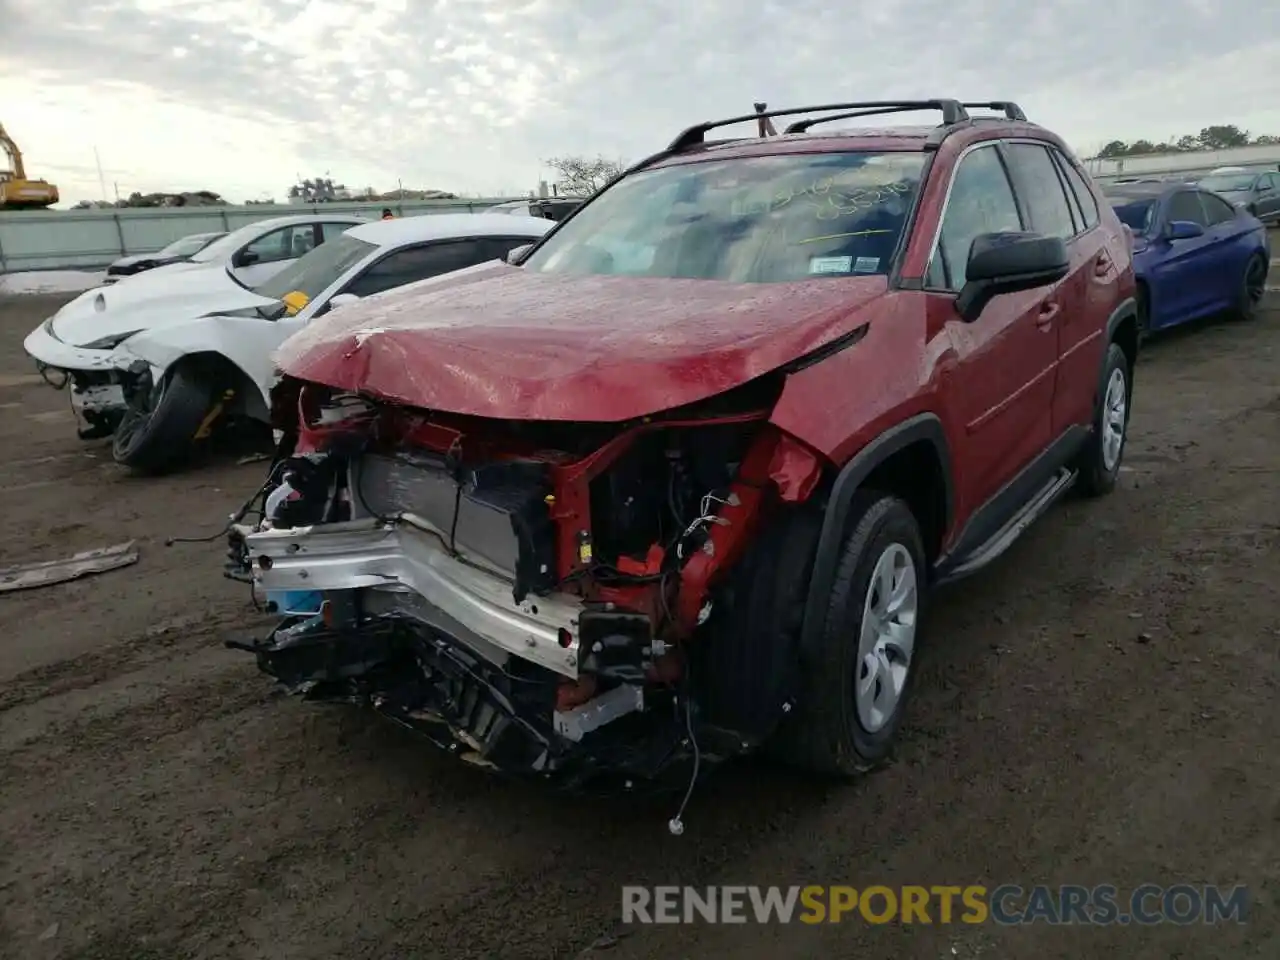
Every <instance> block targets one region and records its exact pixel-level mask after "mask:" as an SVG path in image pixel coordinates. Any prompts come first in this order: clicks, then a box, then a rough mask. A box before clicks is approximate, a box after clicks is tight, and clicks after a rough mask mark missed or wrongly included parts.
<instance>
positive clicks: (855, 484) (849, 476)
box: [800, 413, 954, 655]
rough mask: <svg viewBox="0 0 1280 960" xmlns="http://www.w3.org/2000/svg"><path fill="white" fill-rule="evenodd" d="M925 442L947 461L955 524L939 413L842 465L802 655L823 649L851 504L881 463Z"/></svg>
mask: <svg viewBox="0 0 1280 960" xmlns="http://www.w3.org/2000/svg"><path fill="white" fill-rule="evenodd" d="M921 440H923V441H925V442H927V443H930V444H932V445H933V446H934V448H935V450H936V451H937V453H938V460H939V462H940V463H941V464H942V477H943V483H944V484H945V485H946V490H945V497H946V501H945V502H946V516H945V517H944V520H943V522H944V527H943V529H944V530H945V529H949V528H950V526H951V517H952V511H953V510H954V485H953V479H952V476H951V456H950V449H949V446H948V444H947V434H946V431H945V430H944V429H943V426H942V421H941V420H939V419H938V417H937V415H936V414H932V413H920V414H916V415H915V416H913V417H910V418H908V419H906V420H904V421H902V422H901V423H899V424H896V425H895V426H892V427H890V428H889V429H888V430H886V431H885V432H884V433H882V434H880V435H879V436H878V437H876V438H875V439H874V440H872V441H871V442H870V443H868V444H867V445H866V446H865V447H863V448H862V449H861V450H859V451H858V452H857V453H856V454H854V455H853V457H852V458H851V459H850V460H849V462H848V463H846V464H845V465H844V466H843V467H841V468H840V472H839V473H838V474H837V475H836V479H835V482H834V483H833V484H832V487H831V493H830V495H829V496H828V498H827V505H826V509H825V510H824V511H823V518H822V530H821V532H820V533H819V534H818V548H817V554H816V556H815V557H814V559H813V573H812V575H811V576H810V580H809V592H808V594H807V596H806V598H805V608H804V626H803V628H802V630H801V634H800V637H801V640H800V647H801V653H802V655H807V654H808V653H809V652H810V651H813V650H815V649H816V648H817V645H818V632H819V631H820V630H821V629H822V622H823V618H824V616H825V608H826V604H827V598H828V596H829V595H830V593H831V584H832V582H833V581H834V580H835V575H836V565H837V564H838V563H839V562H840V548H841V545H842V544H843V542H844V538H845V532H846V528H847V527H848V519H849V507H850V504H851V503H852V502H853V495H854V494H855V493H856V492H857V491H858V489H859V488H860V487H861V486H862V484H863V481H865V480H866V479H867V477H868V476H869V475H870V474H871V471H872V470H874V469H875V468H876V467H877V466H879V465H880V464H881V463H884V461H885V460H887V459H888V458H889V457H891V456H893V454H895V453H897V452H898V451H900V450H904V449H906V448H907V447H908V446H910V445H911V444H913V443H917V442H919V441H921Z"/></svg>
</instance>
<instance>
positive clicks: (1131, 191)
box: [1102, 182, 1188, 200]
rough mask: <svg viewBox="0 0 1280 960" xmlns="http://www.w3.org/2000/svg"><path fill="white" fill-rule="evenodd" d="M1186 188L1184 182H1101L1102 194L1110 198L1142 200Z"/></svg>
mask: <svg viewBox="0 0 1280 960" xmlns="http://www.w3.org/2000/svg"><path fill="white" fill-rule="evenodd" d="M1185 189H1188V187H1187V185H1186V184H1184V183H1167V182H1154V183H1152V182H1147V183H1141V182H1140V183H1121V184H1114V183H1112V184H1105V183H1104V184H1103V185H1102V195H1103V196H1105V197H1107V198H1108V199H1112V200H1142V199H1146V198H1154V197H1160V196H1163V195H1164V194H1166V193H1170V192H1172V191H1174V190H1185Z"/></svg>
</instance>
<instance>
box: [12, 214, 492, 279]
mask: <svg viewBox="0 0 1280 960" xmlns="http://www.w3.org/2000/svg"><path fill="white" fill-rule="evenodd" d="M507 199H509V198H505V197H498V198H494V199H476V200H397V201H389V202H375V203H322V204H314V205H313V204H273V205H268V204H255V205H252V206H243V207H232V206H226V207H131V208H118V209H106V210H101V209H95V210H25V211H5V212H3V213H0V273H16V272H18V271H22V270H57V269H61V270H93V269H98V268H101V267H105V266H106V265H107V264H109V263H110V262H111V261H112V260H115V259H116V258H117V257H124V256H130V255H132V254H137V253H152V252H154V251H156V250H159V249H160V248H161V247H164V246H166V245H168V244H170V243H172V242H173V241H174V240H178V239H180V238H181V237H185V236H189V235H190V234H193V233H209V232H213V231H216V230H223V231H231V230H235V229H236V228H237V227H243V226H246V225H247V224H250V223H254V222H256V221H258V220H269V219H271V218H272V217H285V216H295V215H299V214H306V213H354V214H357V215H361V216H367V217H369V218H370V219H373V220H376V219H377V218H378V214H379V213H380V211H381V210H382V209H383V208H384V207H389V208H390V209H391V211H392V213H394V214H395V215H396V216H398V217H412V216H419V215H423V214H434V213H479V212H480V211H482V210H485V209H487V208H489V207H491V206H493V205H494V204H496V203H503V202H504V201H505V200H507Z"/></svg>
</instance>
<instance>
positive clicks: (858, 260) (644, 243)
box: [523, 152, 924, 283]
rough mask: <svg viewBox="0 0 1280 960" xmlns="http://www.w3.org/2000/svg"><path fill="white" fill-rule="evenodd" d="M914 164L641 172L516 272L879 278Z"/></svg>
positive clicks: (782, 159)
mask: <svg viewBox="0 0 1280 960" xmlns="http://www.w3.org/2000/svg"><path fill="white" fill-rule="evenodd" d="M923 167H924V155H923V154H922V153H916V152H912V153H906V152H895V153H821V154H793V155H789V156H771V157H750V158H738V159H731V160H715V161H709V162H700V163H687V164H680V165H678V166H671V167H663V168H659V169H655V170H647V171H642V172H640V173H637V174H633V175H632V176H629V177H626V178H625V179H623V180H621V181H619V182H618V183H616V184H615V185H614V186H612V187H610V188H609V189H608V190H606V191H604V192H603V193H602V194H600V195H599V196H598V197H597V198H596V199H595V200H593V201H592V202H591V203H590V204H588V205H587V206H585V207H583V208H582V209H581V210H580V211H578V213H577V214H576V215H575V216H574V217H573V218H572V219H570V220H567V221H565V223H564V225H563V226H562V227H560V228H559V229H558V230H557V231H556V232H555V233H554V234H552V235H550V236H549V237H548V239H547V241H546V242H545V243H544V244H543V245H542V246H541V247H540V248H538V249H537V250H536V251H535V252H534V253H533V255H532V256H531V257H529V259H527V260H526V261H525V262H524V264H523V266H524V267H525V269H528V270H538V271H540V272H543V273H567V274H600V275H625V276H640V277H686V278H695V279H702V280H727V281H730V282H734V283H786V282H789V281H796V280H806V279H810V278H815V277H831V276H849V275H853V274H863V275H867V274H887V273H888V272H889V270H890V268H891V266H892V262H893V257H894V253H895V251H896V249H897V246H898V238H899V236H900V235H901V234H902V229H903V224H904V223H905V222H906V216H907V211H908V210H909V209H910V207H911V201H912V198H913V197H914V195H915V192H916V189H917V187H918V186H919V183H920V173H921V170H922V169H923Z"/></svg>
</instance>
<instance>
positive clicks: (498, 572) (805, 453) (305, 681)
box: [228, 378, 824, 787]
mask: <svg viewBox="0 0 1280 960" xmlns="http://www.w3.org/2000/svg"><path fill="white" fill-rule="evenodd" d="M779 388H780V384H779V382H777V381H774V380H770V379H768V378H762V379H761V380H759V381H756V382H753V383H749V384H747V385H745V386H743V387H740V388H738V389H736V390H734V391H731V392H730V393H727V394H724V395H721V396H719V397H716V398H714V399H713V400H711V401H707V402H703V403H700V404H696V405H694V406H692V407H690V408H685V409H682V410H677V411H672V412H669V413H667V414H664V415H659V416H653V417H645V418H642V419H640V420H638V421H634V422H629V423H622V424H607V423H573V422H555V421H523V422H522V421H507V420H496V419H488V418H483V417H470V416H461V415H452V414H447V413H440V412H433V411H426V410H419V409H415V408H410V407H406V406H401V405H395V404H390V403H377V402H374V401H370V400H367V399H364V398H360V397H357V396H354V395H350V394H341V393H338V392H336V391H334V390H331V389H330V388H327V387H322V386H317V385H314V384H310V383H303V382H301V381H297V380H292V379H291V378H285V379H284V380H283V381H282V382H281V384H280V385H279V386H278V387H277V389H276V391H275V394H274V398H273V400H274V404H273V405H274V406H275V408H276V409H275V413H276V421H277V426H278V427H279V428H280V429H281V430H283V431H284V433H285V439H284V441H283V442H282V446H281V451H280V454H279V456H278V457H277V460H276V462H275V463H274V464H273V467H272V469H271V473H270V476H269V479H268V482H267V483H266V485H265V486H264V488H263V490H262V491H261V497H260V499H261V502H262V506H261V508H260V519H258V520H257V521H256V522H252V523H240V524H237V525H236V526H235V527H233V528H232V531H231V534H230V556H229V566H228V575H229V576H232V577H235V578H237V579H244V580H248V581H250V582H251V583H252V584H253V585H254V590H255V593H256V594H258V595H261V596H263V597H264V598H265V599H266V600H267V602H268V604H269V605H273V606H274V611H275V612H277V613H278V614H280V616H281V619H280V621H279V623H278V624H277V625H276V627H275V628H274V629H273V630H272V631H271V632H270V634H269V635H268V636H266V637H265V638H262V639H260V640H257V641H255V642H253V643H250V644H241V645H240V646H242V647H243V648H244V649H248V650H251V651H252V652H253V653H254V654H255V656H256V658H257V661H258V664H259V666H260V668H261V669H262V670H263V671H265V672H266V673H267V674H269V675H271V676H272V677H274V678H276V679H277V680H278V681H279V682H281V683H282V684H283V685H284V686H285V687H286V688H288V689H289V690H291V691H294V692H297V693H302V694H305V695H306V696H307V697H308V698H311V699H335V700H347V701H352V702H356V703H360V704H364V705H368V706H371V707H373V708H374V709H376V710H377V711H379V712H380V713H383V714H385V715H387V716H389V717H391V718H393V719H395V720H397V721H399V722H400V723H402V724H404V725H406V726H408V727H411V728H413V729H414V730H416V731H419V732H421V733H423V734H425V735H426V736H427V737H428V738H430V739H431V740H433V741H434V742H435V743H437V744H438V745H440V746H441V747H443V748H444V749H446V750H448V751H449V752H451V753H453V754H455V755H457V756H458V757H459V758H461V759H464V760H467V761H470V762H472V763H476V764H479V765H482V766H486V767H490V768H494V769H497V770H499V771H502V772H505V773H511V774H522V775H529V776H536V777H545V778H548V779H554V780H556V781H558V782H560V783H562V784H563V785H565V786H570V787H572V786H582V785H585V784H587V783H591V784H592V785H593V786H594V785H596V784H597V783H598V782H599V781H600V780H601V779H605V780H611V781H615V782H618V783H620V784H623V783H630V782H635V781H650V782H661V781H663V780H664V779H667V778H668V775H675V776H672V777H671V779H672V781H673V782H674V780H675V778H676V776H687V773H688V764H689V763H690V762H691V761H695V762H712V761H715V760H717V759H723V758H725V757H728V756H732V755H734V754H738V753H742V752H744V751H749V750H751V749H753V748H755V747H756V746H758V745H759V744H760V743H761V742H762V741H763V740H765V739H767V738H768V737H769V736H770V735H771V733H772V732H773V728H774V726H775V725H776V723H777V722H778V720H779V719H780V718H781V716H782V714H783V713H785V712H786V711H787V710H788V709H789V703H788V702H787V698H788V696H789V695H790V691H789V689H788V686H787V684H786V683H785V682H783V678H782V677H781V674H783V673H785V671H784V670H781V669H779V670H777V671H773V672H776V673H778V674H779V676H778V677H777V678H773V677H772V676H765V677H764V682H765V686H766V688H767V691H768V694H767V696H766V697H765V698H764V699H765V700H766V701H768V702H767V703H764V704H760V705H759V706H760V709H759V710H758V711H754V708H753V710H749V711H747V713H750V714H751V720H750V722H746V721H744V720H743V719H742V718H743V716H744V712H743V711H742V710H733V709H730V710H727V711H725V710H718V709H717V707H716V704H717V703H722V702H732V701H734V699H735V697H734V691H732V690H726V687H727V686H730V685H733V684H736V683H738V682H739V681H740V679H741V678H740V677H739V676H738V675H737V674H735V670H734V667H733V662H736V661H737V660H739V659H740V658H741V657H742V656H743V650H742V649H734V647H735V644H734V643H731V642H726V639H727V640H728V641H733V640H734V639H735V638H733V637H732V636H729V635H728V634H727V633H726V630H729V631H731V630H732V629H733V627H732V626H731V625H732V624H734V623H741V622H742V620H741V616H742V611H741V610H739V611H738V616H737V619H734V618H731V617H730V616H729V612H728V610H726V609H722V608H726V607H728V606H729V605H731V604H733V603H734V602H735V599H736V602H737V603H738V604H739V605H740V606H742V605H745V604H746V603H747V601H748V599H749V597H747V596H743V593H744V587H743V585H742V584H741V583H740V584H738V585H737V588H736V598H735V595H734V594H735V588H734V584H733V574H734V571H735V569H736V568H738V567H741V566H742V565H743V563H742V561H743V558H744V556H747V555H748V554H750V552H751V551H753V550H756V551H757V552H759V550H761V549H763V548H762V547H761V546H760V545H758V544H757V543H756V541H757V539H758V538H759V532H760V531H761V530H762V529H763V528H765V527H767V526H769V525H776V524H777V523H778V518H779V516H782V515H786V514H787V513H788V512H789V511H790V512H794V511H797V510H800V509H802V508H803V507H804V506H807V505H808V504H807V502H808V501H812V500H813V499H814V498H815V491H817V490H818V489H819V488H820V484H821V482H822V480H823V477H824V464H823V462H822V461H821V460H820V458H819V457H818V456H817V455H816V454H814V453H813V452H812V451H811V450H810V449H809V448H807V447H806V446H804V445H803V444H801V443H800V442H799V441H797V440H795V439H794V438H792V437H790V436H789V435H787V434H786V433H784V432H782V431H780V430H779V429H778V428H777V427H775V426H774V425H772V424H770V423H769V420H768V417H769V412H770V409H771V408H772V405H773V402H774V401H775V400H776V398H777V393H778V390H779ZM789 575H790V576H792V577H793V578H794V579H796V580H797V581H803V578H804V577H805V576H806V573H805V570H804V569H803V564H801V565H798V566H797V569H795V570H794V571H791V572H790V574H789ZM745 589H746V591H748V592H749V590H750V587H749V586H748V587H746V588H745ZM269 608H270V607H269ZM726 624H729V625H730V626H729V627H726ZM716 630H719V634H720V637H721V639H720V640H719V641H718V642H712V641H708V639H707V637H708V635H709V633H710V632H712V631H716ZM745 643H746V641H745V640H744V641H743V644H744V645H745ZM726 657H727V658H728V661H730V663H729V665H728V666H726V664H725V663H722V662H718V660H717V658H721V659H723V658H726ZM738 670H739V673H740V668H738ZM761 671H763V672H764V673H766V674H768V673H770V672H771V668H769V667H768V665H767V664H760V665H759V668H758V669H757V670H756V674H757V676H756V677H755V679H753V680H752V682H753V683H756V684H757V685H759V683H760V682H761V681H760V676H759V674H760V673H761ZM775 679H776V682H775ZM752 696H753V698H754V697H755V695H754V694H753V695H752ZM756 699H758V698H756ZM757 713H758V716H757V715H756V714H757Z"/></svg>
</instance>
